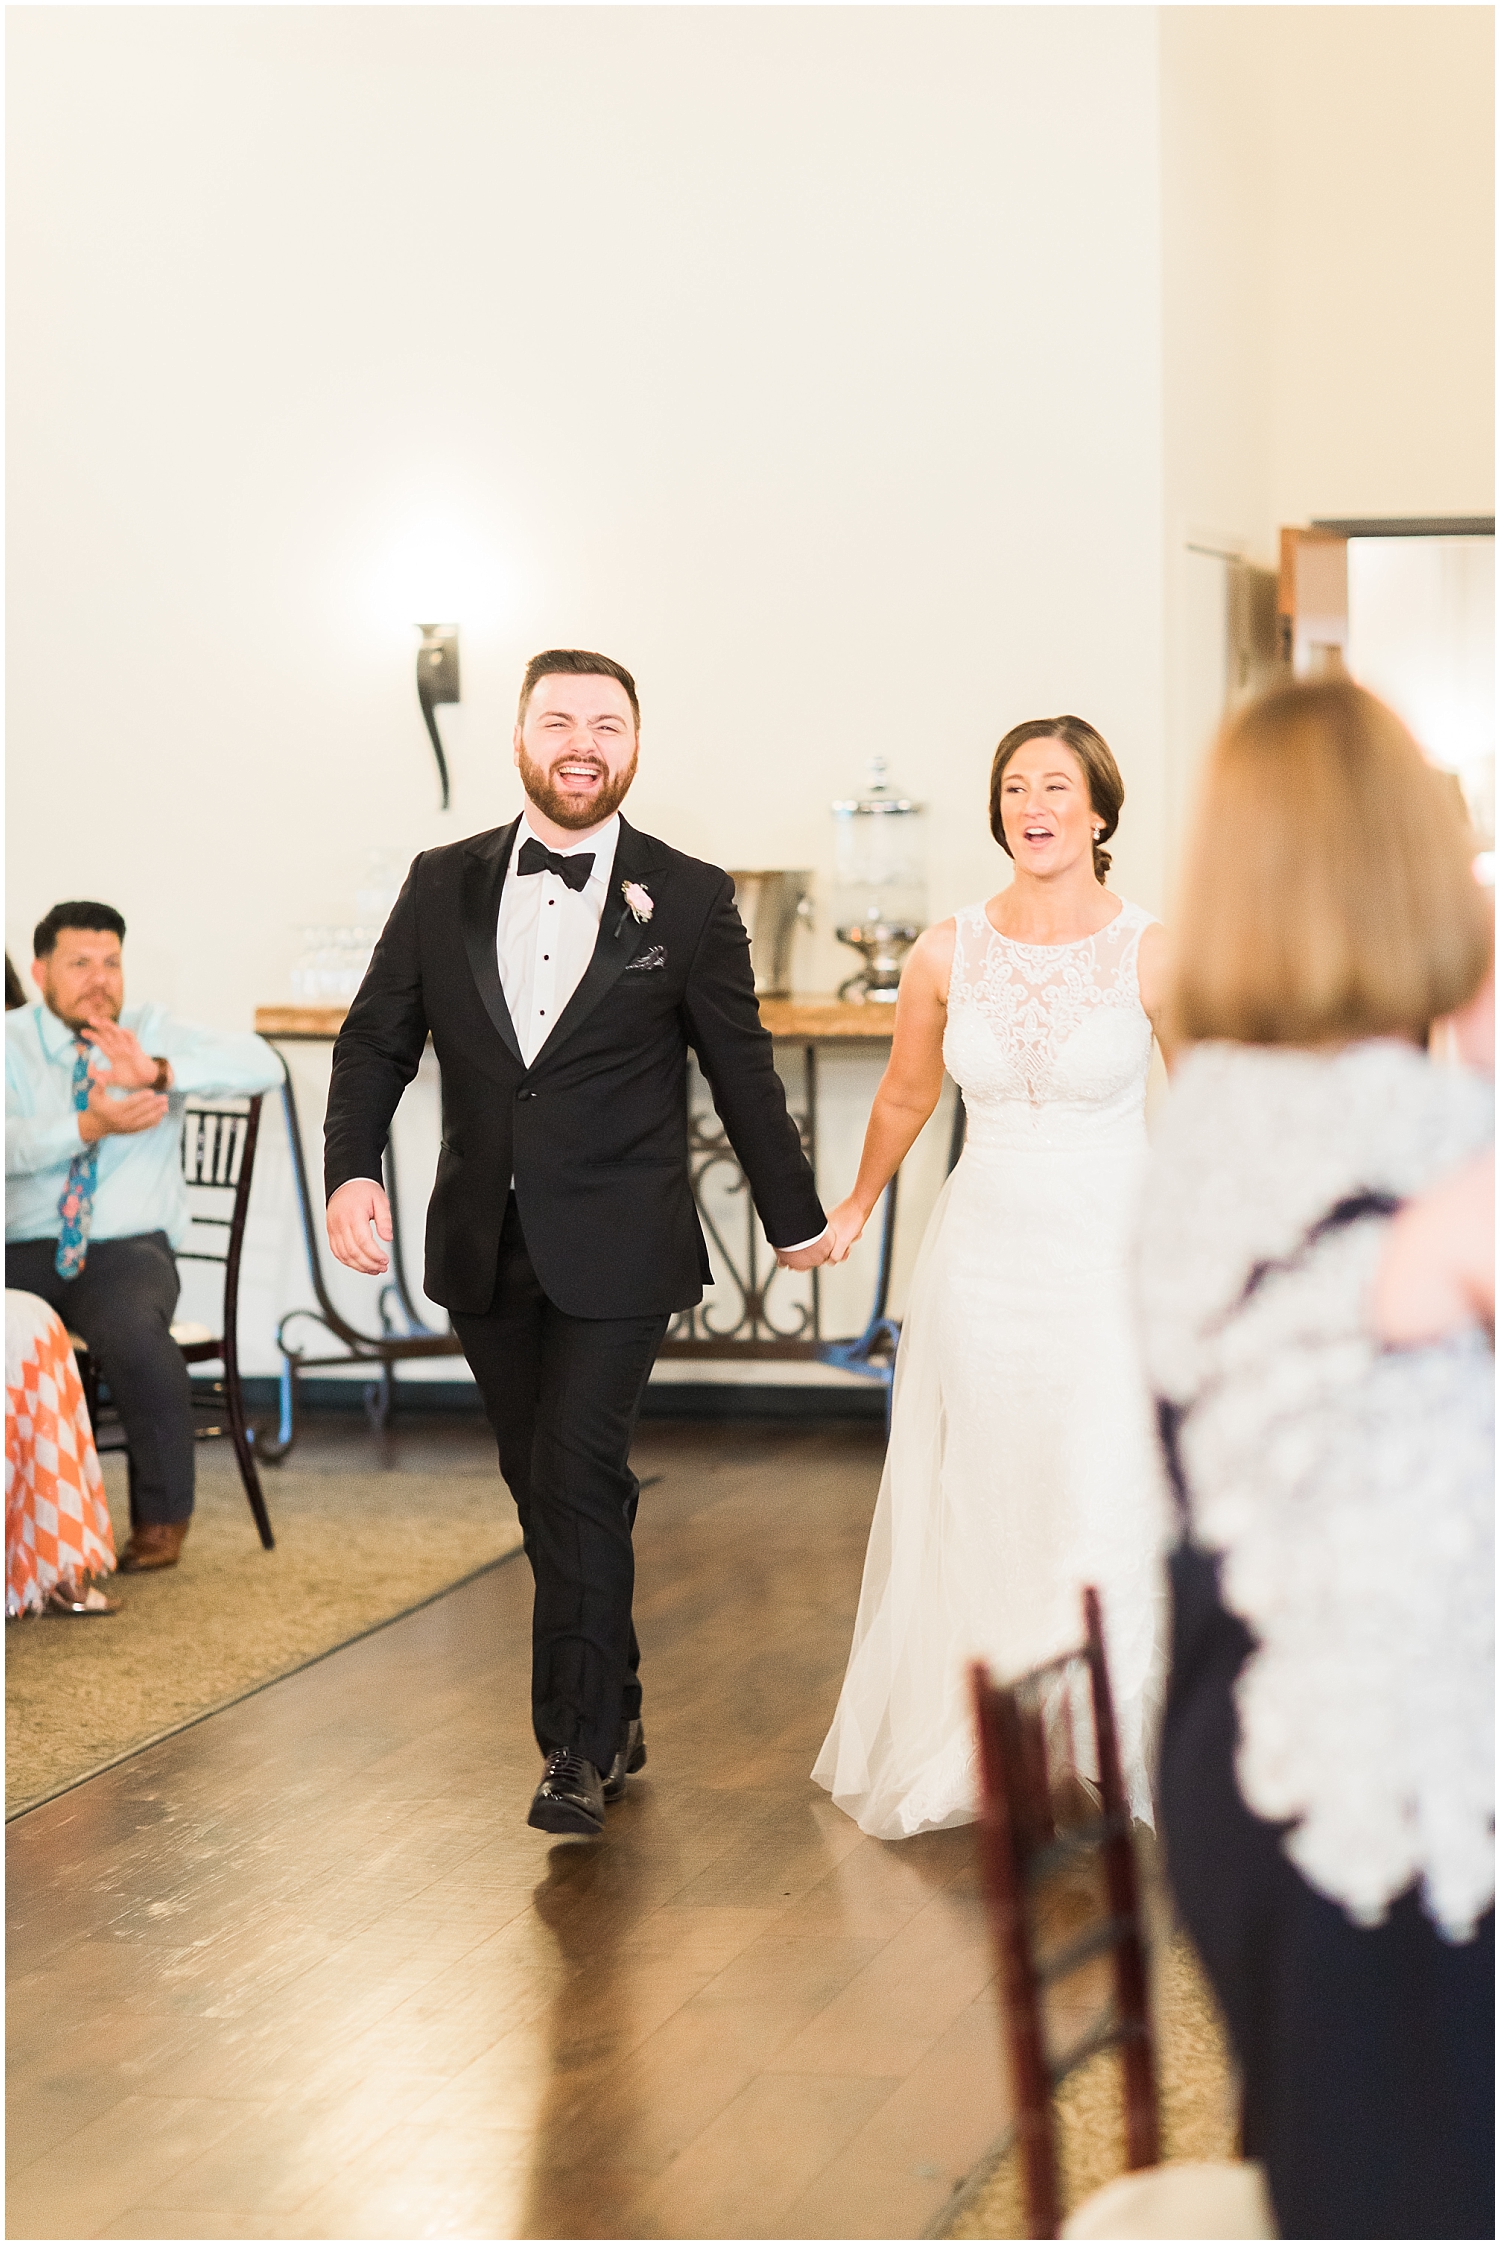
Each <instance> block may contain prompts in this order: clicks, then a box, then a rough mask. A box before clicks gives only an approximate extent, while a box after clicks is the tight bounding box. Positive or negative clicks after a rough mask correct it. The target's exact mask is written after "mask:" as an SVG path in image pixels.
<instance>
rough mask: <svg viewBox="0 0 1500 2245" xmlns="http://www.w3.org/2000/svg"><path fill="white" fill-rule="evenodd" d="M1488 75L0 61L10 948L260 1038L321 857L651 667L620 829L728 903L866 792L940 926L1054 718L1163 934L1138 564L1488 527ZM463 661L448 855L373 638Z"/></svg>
mask: <svg viewBox="0 0 1500 2245" xmlns="http://www.w3.org/2000/svg"><path fill="white" fill-rule="evenodd" d="M1489 39H1490V26H1489V17H1488V12H1487V11H1485V10H1482V9H1477V8H1474V9H1462V8H1460V9H1428V8H1419V9H1402V8H1393V9H1387V8H1378V7H1377V8H1364V7H1350V8H1334V9H1310V10H1309V9H1264V8H1258V7H1252V8H1232V7H1230V8H1181V9H1179V8H1168V9H1164V10H1161V11H1157V10H1155V9H1151V8H1135V7H1102V8H1090V7H1077V8H1075V7H1036V8H1024V7H1022V8H1005V7H972V8H969V7H964V8H946V7H933V8H926V7H890V8H883V7H875V8H863V7H849V8H843V7H830V8H816V7H792V8H781V7H766V8H736V7H726V8H718V7H681V8H677V7H666V8H634V7H621V8H602V9H594V8H487V7H452V8H445V7H437V8H430V9H429V8H410V9H408V8H383V7H349V8H303V7H295V6H293V7H277V8H256V7H243V8H241V7H225V8H195V7H183V8H176V7H166V8H131V7H123V8H87V7H85V8H41V7H31V8H20V9H16V10H13V11H12V12H11V14H10V17H9V19H8V51H7V66H8V67H7V97H8V108H9V127H8V130H9V145H8V157H9V166H10V171H9V195H8V202H7V218H8V237H9V271H8V281H9V289H10V299H9V328H8V335H9V346H10V363H9V386H8V406H9V452H8V468H9V498H10V543H9V549H8V550H9V571H8V592H9V613H8V624H9V635H8V655H9V666H8V684H7V712H8V719H9V737H10V748H11V756H10V775H9V810H10V827H9V860H8V862H9V884H8V891H7V908H6V930H7V938H8V941H9V942H10V944H11V947H12V949H13V951H15V952H17V953H18V954H19V955H20V956H21V957H22V958H23V959H24V956H25V954H26V951H27V950H28V948H29V937H30V929H31V926H32V923H33V922H34V920H35V919H36V917H37V916H38V914H39V913H40V912H41V911H42V910H43V909H45V907H46V906H47V905H48V904H50V903H51V902H52V901H53V900H54V899H55V898H57V897H59V896H61V895H66V894H78V893H83V894H90V893H96V894H100V895H103V896H105V897H108V898H110V899H112V900H113V901H115V902H117V903H118V904H119V905H120V907H121V908H122V910H123V911H124V912H125V914H126V917H127V919H128V920H129V922H130V928H131V934H130V941H129V948H128V965H129V978H130V984H131V988H132V989H133V991H134V992H135V993H136V994H137V995H146V994H148V993H150V994H153V995H157V996H160V997H162V998H164V999H166V1000H167V1001H169V1002H170V1003H173V1004H175V1005H176V1006H178V1007H179V1008H180V1009H181V1010H183V1011H184V1012H186V1013H189V1014H192V1015H196V1016H199V1017H201V1018H204V1019H208V1020H216V1021H221V1022H225V1023H243V1022H245V1021H247V1020H248V1019H249V1018H250V1015H251V1013H252V1010H253V1008H254V1007H255V1005H256V1004H257V1003H261V1002H265V1001H267V1000H275V999H277V998H280V997H282V996H284V995H285V994H286V978H287V971H288V968H289V966H290V964H291V961H292V959H293V957H294V956H295V953H296V950H297V948H298V936H297V930H298V928H299V926H300V925H302V924H303V923H306V922H319V921H326V920H329V919H337V918H341V917H345V916H347V915H349V914H350V913H351V912H352V908H353V900H354V894H355V891H356V890H357V889H358V888H359V887H360V886H362V885H363V879H364V873H363V868H364V859H365V852H366V851H368V850H369V849H371V848H373V847H380V846H387V847H393V848H395V849H397V850H399V851H401V852H403V853H406V854H409V853H411V852H412V851H414V850H416V849H418V848H421V847H425V846H428V845H430V844H432V843H435V842H438V841H442V840H445V839H448V838H450V837H454V836H457V835H461V834H463V833H467V832H472V831H474V830H475V829H478V828H481V827H484V826H486V825H489V824H492V823H494V822H495V821H496V820H497V819H500V818H503V817H505V816H507V815H509V814H510V813H511V812H512V811H513V810H514V809H515V807H516V804H517V800H518V795H517V789H516V785H515V781H514V775H513V772H512V769H511V766H510V761H509V749H508V734H509V728H510V722H511V716H512V710H513V703H514V694H515V688H516V683H517V679H518V677H519V673H520V670H521V668H522V665H523V663H524V661H525V658H526V657H527V656H528V655H529V654H530V653H531V652H533V651H534V650H535V649H536V648H537V647H539V646H543V645H547V644H555V643H572V644H580V645H584V646H597V647H603V648H605V649H607V650H609V651H610V652H612V653H615V654H617V655H619V656H621V657H622V658H623V659H624V660H626V661H627V662H629V663H630V664H631V666H632V667H633V668H634V669H635V670H636V672H637V674H638V677H639V679H640V683H641V688H642V694H643V699H644V706H645V734H644V751H643V760H642V769H641V776H640V779H639V781H638V783H637V786H636V789H635V792H634V794H633V796H632V799H631V811H632V814H633V815H634V816H635V817H636V818H637V819H638V820H639V821H640V823H642V824H643V825H645V826H647V827H654V828H657V829H659V830H660V831H662V832H664V833H666V834H668V835H669V836H670V837H671V838H672V839H673V840H674V841H676V842H677V843H679V844H680V845H682V846H683V847H686V848H688V849H690V850H695V851H698V852H700V853H701V854H703V855H705V856H708V857H711V858H715V859H718V860H719V861H720V862H724V861H726V860H727V861H729V862H737V863H739V864H752V865H753V864H756V863H762V864H792V865H796V864H806V865H811V866H813V867H815V868H816V869H817V870H818V872H819V874H820V876H821V877H822V879H823V881H824V882H825V884H826V880H827V876H828V873H829V871H830V866H831V846H830V845H831V835H830V822H829V819H828V813H827V804H828V801H829V799H830V798H831V797H832V796H833V795H834V794H836V793H840V792H843V791H845V790H846V789H847V788H848V787H850V786H851V785H852V784H853V783H855V782H856V781H857V780H858V778H859V776H860V773H861V770H862V766H863V763H864V760H865V758H866V757H867V756H868V755H870V754H871V753H872V752H875V751H880V752H883V753H884V754H886V755H887V756H888V757H889V758H890V759H891V761H892V764H893V766H894V768H895V771H896V773H897V775H898V776H899V777H901V778H902V779H904V780H905V782H906V783H907V784H908V785H909V786H911V787H913V789H914V790H915V791H916V792H918V793H920V794H921V795H922V796H924V797H925V798H926V799H927V801H928V802H929V803H930V805H931V838H930V865H931V891H932V909H933V912H934V914H935V915H936V914H941V913H943V912H946V911H948V910H949V909H951V908H952V907H953V906H954V905H955V904H957V903H960V902H963V901H965V900H967V899H969V898H972V897H974V896H976V895H980V894H983V893H984V892H985V891H986V890H989V889H991V888H993V887H995V886H997V885H998V884H999V882H1000V881H1001V880H1002V879H1003V877H1004V871H1005V861H1004V860H1003V859H1002V858H1001V857H1000V854H999V852H998V851H997V850H996V849H995V847H994V845H993V844H992V842H991V841H990V839H989V836H988V833H987V830H986V825H985V816H984V797H985V783H986V777H987V771H988V765H989V760H990V756H991V753H992V750H993V745H994V742H995V740H996V739H997V737H998V735H999V734H1000V732H1001V731H1002V730H1004V729H1005V727H1006V726H1008V725H1009V724H1011V723H1013V722H1014V721H1015V720H1016V719H1017V718H1019V717H1022V716H1026V715H1032V714H1036V713H1037V712H1039V711H1047V710H1055V709H1059V708H1071V709H1075V710H1080V711H1082V712H1083V713H1084V714H1085V715H1087V716H1088V717H1090V718H1092V719H1093V720H1094V722H1095V723H1097V724H1099V725H1100V726H1101V727H1102V729H1103V730H1104V732H1105V734H1106V736H1107V737H1108V738H1109V739H1110V740H1111V741H1112V743H1113V744H1114V745H1115V747H1116V750H1117V752H1118V754H1119V756H1120V759H1121V763H1122V765H1123V767H1124V770H1125V775H1126V780H1127V785H1128V790H1129V798H1128V802H1127V807H1126V814H1125V821H1124V824H1123V826H1122V829H1121V834H1120V838H1119V843H1118V846H1117V850H1116V869H1117V870H1116V878H1117V881H1118V885H1119V886H1120V887H1122V888H1123V889H1124V890H1125V891H1126V892H1127V893H1129V894H1133V895H1135V896H1137V897H1138V898H1139V899H1140V901H1142V902H1143V903H1145V904H1147V905H1149V906H1152V907H1159V906H1160V905H1161V904H1162V902H1163V900H1164V898H1165V895H1166V893H1167V890H1168V885H1169V872H1170V868H1169V839H1170V834H1171V831H1172V828H1173V823H1174V816H1175V813H1174V804H1175V802H1176V799H1177V798H1178V797H1179V796H1180V795H1181V792H1182V789H1183V786H1184V784H1185V774H1186V771H1187V768H1188V763H1189V761H1190V757H1189V755H1188V749H1189V748H1190V746H1191V743H1189V742H1186V741H1185V738H1184V736H1185V733H1187V732H1191V731H1192V730H1193V729H1194V728H1195V727H1196V728H1197V729H1198V730H1200V731H1201V717H1193V716H1191V715H1187V716H1185V715H1184V712H1185V711H1188V712H1191V711H1192V710H1193V709H1198V708H1200V707H1201V703H1202V694H1201V690H1200V689H1201V673H1202V670H1203V663H1204V654H1203V649H1202V647H1201V645H1200V644H1199V640H1200V639H1201V631H1200V629H1199V627H1198V626H1197V625H1195V624H1194V621H1193V617H1194V613H1195V601H1196V600H1197V595H1198V593H1199V592H1201V587H1198V588H1196V590H1195V587H1194V585H1193V583H1192V581H1191V579H1190V577H1189V576H1188V574H1187V573H1186V570H1185V565H1183V564H1182V563H1181V558H1180V557H1181V555H1182V553H1183V551H1184V550H1185V544H1186V532H1187V530H1188V529H1189V528H1191V527H1193V526H1197V527H1198V528H1200V529H1201V528H1207V529H1208V530H1210V531H1219V532H1225V533H1232V534H1233V535H1234V536H1235V537H1236V538H1237V539H1239V540H1240V541H1241V542H1242V543H1244V544H1245V545H1246V546H1247V547H1248V548H1249V549H1250V550H1252V551H1254V552H1256V553H1258V554H1261V555H1262V556H1263V557H1268V556H1269V550H1270V543H1271V538H1272V533H1273V531H1274V528H1275V525H1276V522H1277V521H1278V520H1279V519H1287V520H1296V519H1302V518H1304V517H1305V516H1307V515H1308V514H1311V513H1334V512H1340V513H1342V512H1348V513H1374V512H1383V511H1387V510H1396V511H1403V512H1416V511H1421V512H1427V511H1430V510H1435V509H1442V510H1450V509H1451V510H1455V511H1465V512H1469V511H1486V510H1487V509H1488V507H1489V505H1490V504H1491V503H1492V501H1491V498H1490V474H1491V456H1490V407H1489V396H1490V366H1491V356H1490V345H1489V299H1490V293H1491V268H1490V256H1489V247H1488V244H1489V227H1490V196H1489V186H1488V180H1489V164H1490V150H1491V146H1492V129H1491V122H1490V103H1491V96H1490V76H1489V68H1488V54H1489V46H1488V41H1489ZM1199 604H1200V605H1201V603H1199ZM454 618H456V619H457V620H458V622H459V623H460V625H461V627H462V663H463V674H464V701H463V703H462V705H461V706H460V707H459V708H458V709H456V710H452V711H449V712H446V713H445V714H444V719H443V722H444V727H445V731H446V734H447V738H448V740H449V742H450V746H451V759H452V763H453V767H454V773H455V803H454V808H453V810H452V812H451V813H450V814H448V816H447V817H444V816H443V815H441V814H440V813H439V812H438V811H437V810H436V808H435V802H436V796H435V783H434V778H433V774H432V770H431V764H430V758H429V754H428V751H427V747H426V744H425V739H424V736H423V733H422V730H421V726H420V721H419V718H418V714H417V710H416V706H415V697H414V692H413V687H412V668H413V655H414V647H415V634H414V629H413V627H414V625H415V624H416V623H417V622H418V621H419V620H423V619H427V620H437V619H441V620H452V619H454ZM1195 634H1197V636H1196V637H1195ZM1185 678H1186V679H1187V680H1188V685H1187V686H1184V683H1183V681H1184V679H1185ZM1195 680H1196V681H1197V684H1196V685H1194V684H1193V681H1195ZM1195 696H1196V699H1195ZM819 943H820V948H818V949H817V951H816V952H815V954H814V955H813V956H812V957H811V958H810V959H805V960H804V963H803V975H804V978H805V980H806V981H807V982H809V983H811V984H814V985H819V984H821V985H822V986H823V987H831V986H832V984H833V983H834V981H835V980H836V979H837V977H838V975H839V974H840V972H841V971H843V970H844V969H845V968H846V967H847V966H848V965H849V964H850V962H849V961H848V960H847V959H845V960H843V961H841V960H840V958H839V956H838V954H837V950H836V947H835V946H834V945H833V943H832V942H831V940H830V939H829V937H828V936H827V934H826V932H825V933H824V934H823V935H822V937H821V938H820V939H819ZM847 1104H848V1109H849V1112H848V1115H847V1116H846V1118H845V1122H844V1124H842V1125H841V1126H840V1129H839V1131H838V1132H837V1133H835V1134H834V1138H833V1139H830V1138H829V1137H827V1136H825V1148H826V1152H827V1168H826V1174H825V1179H824V1182H825V1185H826V1186H827V1187H828V1189H829V1190H833V1191H842V1190H843V1189H844V1187H845V1185H846V1183H847V1175H848V1170H849V1168H850V1167H851V1165H852V1157H853V1151H854V1146H853V1138H854V1136H856V1135H857V1120H858V1114H857V1110H858V1108H859V1104H860V1102H859V1100H858V1099H852V1100H851V1101H849V1102H847ZM834 1139H836V1140H837V1143H835V1142H834ZM267 1161H268V1169H267V1175H266V1184H265V1194H266V1196H269V1197H268V1198H267V1199H266V1203H265V1205H266V1208H267V1210H268V1211H270V1210H272V1208H273V1206H274V1208H275V1209H276V1210H278V1211H282V1212H283V1213H284V1189H283V1188H284V1180H283V1184H282V1185H278V1184H277V1183H276V1179H275V1175H274V1157H273V1156H271V1155H269V1154H268V1156H267ZM278 1194H280V1195H282V1198H281V1199H278V1198H277V1197H276V1196H277V1195H278ZM920 1214H921V1210H920V1208H918V1209H916V1210H915V1211H914V1215H915V1218H916V1220H917V1221H919V1220H920ZM267 1221H268V1223H269V1222H270V1217H269V1215H268V1218H267ZM280 1221H281V1216H280V1214H278V1215H277V1216H276V1222H277V1223H279V1222H280ZM273 1228H274V1227H273ZM276 1237H277V1240H278V1241H279V1242H280V1244H279V1245H278V1244H275V1243H273V1242H271V1236H270V1233H269V1232H268V1233H267V1234H266V1245H265V1258H264V1273H263V1276H264V1299H265V1301H266V1303H267V1304H269V1303H271V1302H272V1301H273V1300H275V1301H285V1300H286V1299H287V1293H286V1289H287V1287H288V1286H289V1285H290V1284H291V1283H292V1282H291V1280H290V1279H289V1278H288V1277H286V1276H285V1275H284V1273H283V1264H285V1265H286V1267H287V1268H288V1269H290V1268H292V1267H294V1265H295V1254H294V1252H293V1250H292V1247H291V1246H290V1245H289V1244H288V1243H287V1242H286V1241H285V1239H284V1238H283V1237H282V1235H281V1234H280V1233H277V1235H276ZM912 1244H914V1228H913V1236H912V1239H911V1240H909V1241H908V1243H907V1246H906V1249H905V1250H904V1252H905V1254H906V1255H907V1256H909V1253H910V1248H911V1245H912Z"/></svg>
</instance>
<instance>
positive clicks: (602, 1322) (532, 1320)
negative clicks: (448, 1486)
mask: <svg viewBox="0 0 1500 2245" xmlns="http://www.w3.org/2000/svg"><path fill="white" fill-rule="evenodd" d="M667 1323H668V1321H667V1319H666V1318H665V1317H614V1318H586V1317H569V1316H567V1315H566V1314H565V1313H564V1312H563V1311H562V1310H560V1309H558V1308H557V1306H556V1304H555V1303H553V1302H551V1301H549V1300H548V1298H547V1296H546V1294H544V1293H543V1291H542V1287H541V1282H540V1280H539V1279H538V1278H537V1275H536V1272H535V1271H534V1270H533V1269H532V1267H531V1257H530V1256H529V1255H528V1253H527V1252H526V1241H525V1239H524V1237H523V1236H522V1232H521V1220H520V1217H519V1215H518V1214H517V1211H516V1201H515V1195H514V1194H512V1195H511V1196H510V1199H509V1202H508V1203H507V1206H506V1211H505V1222H504V1225H503V1227H502V1229H501V1233H500V1257H499V1265H498V1268H497V1271H496V1276H495V1293H494V1298H493V1300H492V1301H491V1303H490V1306H489V1309H488V1310H487V1311H485V1313H484V1314H483V1315H482V1316H474V1315H471V1314H469V1313H467V1312H463V1311H460V1312H457V1313H455V1315H454V1318H453V1326H454V1330H455V1331H456V1333H457V1334H458V1337H459V1340H460V1341H461V1342H462V1343H463V1351H464V1355H465V1356H466V1357H467V1358H468V1360H469V1364H470V1367H471V1368H472V1370H473V1374H474V1378H475V1380H476V1381H477V1382H478V1384H479V1392H480V1395H481V1396H482V1398H483V1400H484V1408H485V1412H486V1415H487V1417H488V1419H489V1422H490V1425H491V1427H492V1428H493V1429H494V1433H495V1440H496V1443H497V1445H498V1447H499V1451H500V1471H501V1473H502V1474H503V1475H504V1476H505V1481H506V1485H507V1487H508V1488H509V1490H510V1493H511V1495H512V1496H513V1497H514V1498H515V1501H516V1510H517V1511H518V1512H519V1514H520V1516H521V1531H522V1534H523V1535H524V1536H525V1539H526V1556H527V1558H528V1559H529V1560H530V1562H531V1571H532V1574H533V1576H534V1578H535V1582H536V1594H535V1600H534V1603H533V1607H532V1623H531V1719H532V1726H533V1728H534V1730H535V1732H536V1740H537V1744H538V1745H539V1746H540V1748H541V1750H542V1752H543V1753H544V1754H549V1753H551V1752H552V1751H553V1749H554V1748H556V1747H567V1748H569V1749H570V1750H571V1751H572V1752H574V1753H577V1754H581V1755H583V1756H584V1757H585V1758H586V1759H587V1760H588V1761H591V1762H593V1763H595V1764H596V1766H597V1767H598V1768H599V1769H601V1770H607V1769H608V1767H609V1765H610V1763H611V1761H612V1760H613V1759H614V1753H615V1745H616V1741H617V1739H618V1736H619V1729H620V1724H621V1721H622V1720H623V1719H626V1718H629V1717H632V1716H636V1715H639V1713H640V1711H641V1686H640V1676H639V1670H640V1661H641V1654H640V1647H639V1645H638V1644H637V1643H636V1635H635V1628H634V1625H633V1623H632V1621H631V1618H630V1605H631V1598H632V1595H633V1592H634V1589H635V1552H634V1550H633V1548H632V1546H631V1541H630V1532H631V1529H632V1528H633V1527H634V1525H635V1508H636V1503H637V1500H638V1498H639V1496H640V1485H639V1483H638V1482H637V1480H636V1478H635V1475H634V1474H633V1473H632V1472H631V1470H630V1443H631V1437H632V1436H633V1434H634V1432H635V1421H636V1413H637V1411H638V1410H639V1408H640V1401H641V1394H642V1391H643V1390H644V1388H645V1385H646V1381H647V1379H648V1377H649V1375H650V1371H651V1366H652V1363H653V1362H654V1360H655V1357H656V1352H657V1350H658V1349H659V1348H660V1347H661V1344H662V1341H663V1339H664V1338H665V1336H666V1330H667Z"/></svg>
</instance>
